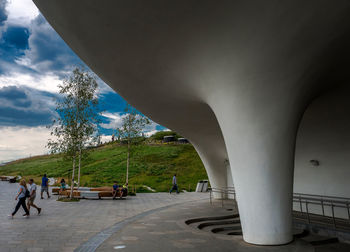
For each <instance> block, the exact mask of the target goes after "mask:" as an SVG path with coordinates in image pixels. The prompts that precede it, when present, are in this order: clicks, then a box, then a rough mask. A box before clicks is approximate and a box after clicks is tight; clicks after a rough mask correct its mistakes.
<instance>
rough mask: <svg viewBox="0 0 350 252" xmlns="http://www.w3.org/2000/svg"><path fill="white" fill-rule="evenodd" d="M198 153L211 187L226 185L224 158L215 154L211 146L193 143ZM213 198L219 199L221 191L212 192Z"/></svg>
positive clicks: (223, 186)
mask: <svg viewBox="0 0 350 252" xmlns="http://www.w3.org/2000/svg"><path fill="white" fill-rule="evenodd" d="M193 145H194V147H195V149H196V151H197V153H198V155H199V156H200V158H201V160H202V162H203V165H204V167H205V170H206V171H207V174H208V178H209V182H210V185H211V187H212V188H225V187H227V176H226V167H225V162H224V161H225V160H224V159H222V158H221V157H220V156H218V155H215V154H216V153H215V151H213V150H212V148H211V146H206V145H201V146H198V145H196V144H193ZM213 196H214V199H221V197H222V195H221V193H213Z"/></svg>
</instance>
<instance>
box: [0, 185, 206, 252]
mask: <svg viewBox="0 0 350 252" xmlns="http://www.w3.org/2000/svg"><path fill="white" fill-rule="evenodd" d="M17 189H18V184H10V183H8V182H2V181H0V227H1V228H0V244H1V245H2V244H5V245H6V246H1V250H0V251H1V252H3V251H4V252H6V251H16V252H21V251H60V252H61V251H70V252H71V251H74V249H75V248H77V247H79V246H80V244H82V243H84V242H86V241H88V240H89V239H90V238H91V237H94V236H95V235H96V234H98V233H99V232H101V231H102V230H105V229H108V227H111V226H112V225H114V224H115V223H118V222H120V221H122V220H124V219H126V218H129V217H132V216H135V215H138V214H140V213H143V212H146V211H149V210H152V209H157V208H161V207H165V206H169V205H172V204H175V203H183V202H190V201H197V200H203V199H208V198H209V196H208V195H206V194H198V193H181V194H179V195H171V196H170V195H169V193H148V194H138V195H137V196H136V197H129V198H128V199H126V200H81V201H80V202H74V203H65V202H58V201H56V199H57V196H53V197H51V199H46V198H45V199H44V200H40V198H39V197H37V200H36V201H35V204H36V205H38V206H39V207H42V209H43V210H42V214H41V215H40V216H39V215H37V211H36V209H31V216H30V218H22V214H24V211H23V210H22V209H20V210H19V211H18V213H17V214H16V216H15V218H14V219H8V217H7V215H8V214H10V213H11V212H12V211H13V209H14V207H15V205H16V201H15V200H14V198H15V196H16V192H17ZM39 190H40V187H39ZM154 217H155V219H157V218H156V216H154ZM135 230H137V229H135ZM140 230H142V227H140ZM100 239H102V241H104V240H105V237H103V238H100ZM98 242H101V240H99V241H98Z"/></svg>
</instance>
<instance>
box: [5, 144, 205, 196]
mask: <svg viewBox="0 0 350 252" xmlns="http://www.w3.org/2000/svg"><path fill="white" fill-rule="evenodd" d="M126 153H127V152H126V146H124V145H118V144H115V143H113V144H106V145H103V146H100V147H98V148H94V149H91V150H89V155H88V157H87V158H85V159H84V160H83V161H82V170H81V172H82V176H81V186H94V187H95V186H107V185H112V184H113V181H114V180H117V181H119V182H120V184H121V183H124V181H125V173H126V155H127V154H126ZM71 166H72V165H71V162H69V161H66V160H63V157H62V156H61V155H45V156H38V157H32V158H27V159H21V160H17V161H14V162H11V163H9V164H7V165H5V166H1V167H0V175H20V176H22V177H24V178H34V179H35V181H36V182H37V183H39V184H40V181H41V180H40V177H41V176H42V175H43V174H44V173H46V174H47V175H48V176H49V177H55V178H61V177H64V178H65V179H66V181H67V180H68V181H69V177H70V176H71V170H72V167H71ZM174 173H176V174H177V178H178V184H179V187H180V188H181V189H185V190H189V187H190V188H191V190H194V189H195V186H196V184H197V182H198V180H201V179H206V178H207V174H206V172H205V169H204V166H203V164H202V162H201V160H200V158H199V156H198V154H197V152H196V151H195V149H194V148H193V146H192V145H190V144H152V145H148V144H141V145H138V146H135V147H134V148H133V152H132V156H131V164H130V170H129V184H130V185H138V187H139V188H140V189H139V191H140V190H141V188H142V185H146V186H149V187H151V188H153V189H155V190H156V191H168V190H169V188H170V186H171V178H172V176H173V174H174Z"/></svg>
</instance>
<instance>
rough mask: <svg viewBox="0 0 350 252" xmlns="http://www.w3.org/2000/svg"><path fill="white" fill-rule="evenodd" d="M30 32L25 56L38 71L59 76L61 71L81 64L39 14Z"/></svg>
mask: <svg viewBox="0 0 350 252" xmlns="http://www.w3.org/2000/svg"><path fill="white" fill-rule="evenodd" d="M30 31H31V36H30V37H29V47H30V50H28V51H27V52H26V56H27V57H29V58H30V60H31V63H32V64H33V65H35V66H36V68H37V70H38V71H50V72H54V73H56V74H59V75H61V72H62V71H66V70H69V69H71V68H72V66H73V65H76V64H82V62H81V61H80V59H79V58H78V57H77V56H76V55H75V54H74V53H73V51H72V50H71V49H70V48H69V47H68V46H67V45H66V43H65V42H64V41H63V40H62V39H61V38H60V36H59V35H58V34H57V33H56V32H55V31H54V29H53V28H52V27H51V26H50V25H49V23H48V22H47V21H46V20H45V18H44V17H43V16H42V15H41V14H39V15H38V16H37V17H36V18H35V19H34V20H33V21H32V24H31V28H30Z"/></svg>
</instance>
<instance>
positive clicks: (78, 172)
mask: <svg viewBox="0 0 350 252" xmlns="http://www.w3.org/2000/svg"><path fill="white" fill-rule="evenodd" d="M80 164H81V148H79V164H78V190H79V187H80V167H81V165H80Z"/></svg>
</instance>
